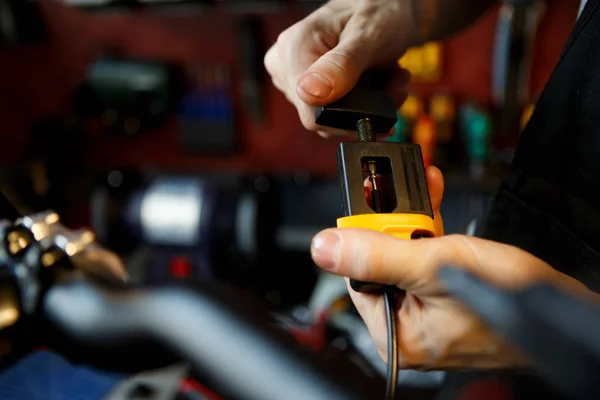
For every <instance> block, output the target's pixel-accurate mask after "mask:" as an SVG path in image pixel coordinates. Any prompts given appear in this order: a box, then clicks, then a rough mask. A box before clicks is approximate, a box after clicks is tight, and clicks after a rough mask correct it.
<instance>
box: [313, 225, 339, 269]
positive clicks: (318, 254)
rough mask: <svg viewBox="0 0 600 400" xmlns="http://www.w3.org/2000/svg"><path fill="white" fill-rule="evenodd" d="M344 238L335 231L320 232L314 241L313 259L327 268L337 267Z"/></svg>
mask: <svg viewBox="0 0 600 400" xmlns="http://www.w3.org/2000/svg"><path fill="white" fill-rule="evenodd" d="M341 247H342V238H341V237H340V235H339V234H338V233H337V232H335V231H325V232H323V233H320V234H318V235H317V236H315V238H314V239H313V241H312V246H311V249H310V253H311V256H312V259H313V261H314V262H315V263H316V264H317V265H318V266H320V267H321V268H325V269H333V268H336V267H337V265H338V262H339V259H340V249H341Z"/></svg>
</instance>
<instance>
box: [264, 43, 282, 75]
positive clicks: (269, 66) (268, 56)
mask: <svg viewBox="0 0 600 400" xmlns="http://www.w3.org/2000/svg"><path fill="white" fill-rule="evenodd" d="M275 46H277V45H273V46H271V48H270V49H269V50H267V52H266V53H265V57H264V59H263V64H264V66H265V70H266V71H267V72H268V73H269V75H270V76H271V77H272V78H274V77H275V76H276V75H277V74H276V68H277V67H276V65H277V62H278V58H279V54H278V52H277V49H276V48H275Z"/></svg>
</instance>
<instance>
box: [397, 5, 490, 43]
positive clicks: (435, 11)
mask: <svg viewBox="0 0 600 400" xmlns="http://www.w3.org/2000/svg"><path fill="white" fill-rule="evenodd" d="M405 1H406V2H407V3H408V7H409V8H410V10H411V17H412V19H413V24H412V25H413V26H414V27H415V30H416V32H415V36H414V43H413V44H414V45H420V44H423V43H425V42H429V41H432V40H445V39H448V38H450V37H452V36H454V35H455V34H457V33H459V32H460V31H462V30H463V29H465V28H467V27H469V26H471V25H472V24H473V23H474V22H475V21H476V20H477V19H478V18H479V17H481V16H482V15H483V14H485V12H486V11H488V10H489V9H490V8H491V7H492V6H493V5H495V4H496V3H497V2H498V0H405Z"/></svg>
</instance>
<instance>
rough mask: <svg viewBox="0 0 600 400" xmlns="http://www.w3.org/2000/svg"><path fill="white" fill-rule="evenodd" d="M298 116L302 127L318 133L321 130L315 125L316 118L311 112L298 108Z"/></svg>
mask: <svg viewBox="0 0 600 400" xmlns="http://www.w3.org/2000/svg"><path fill="white" fill-rule="evenodd" d="M298 115H299V117H300V121H301V122H302V125H303V126H304V128H305V129H306V130H309V131H311V132H316V131H317V130H318V129H319V126H318V125H317V124H316V123H315V118H314V116H313V115H312V113H311V112H310V110H306V108H305V107H302V106H300V107H298Z"/></svg>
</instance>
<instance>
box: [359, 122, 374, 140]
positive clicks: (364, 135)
mask: <svg viewBox="0 0 600 400" xmlns="http://www.w3.org/2000/svg"><path fill="white" fill-rule="evenodd" d="M356 131H357V132H358V140H359V141H361V142H374V141H375V140H376V137H375V131H374V130H373V124H372V123H371V120H370V119H369V118H364V119H360V120H358V122H357V123H356Z"/></svg>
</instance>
